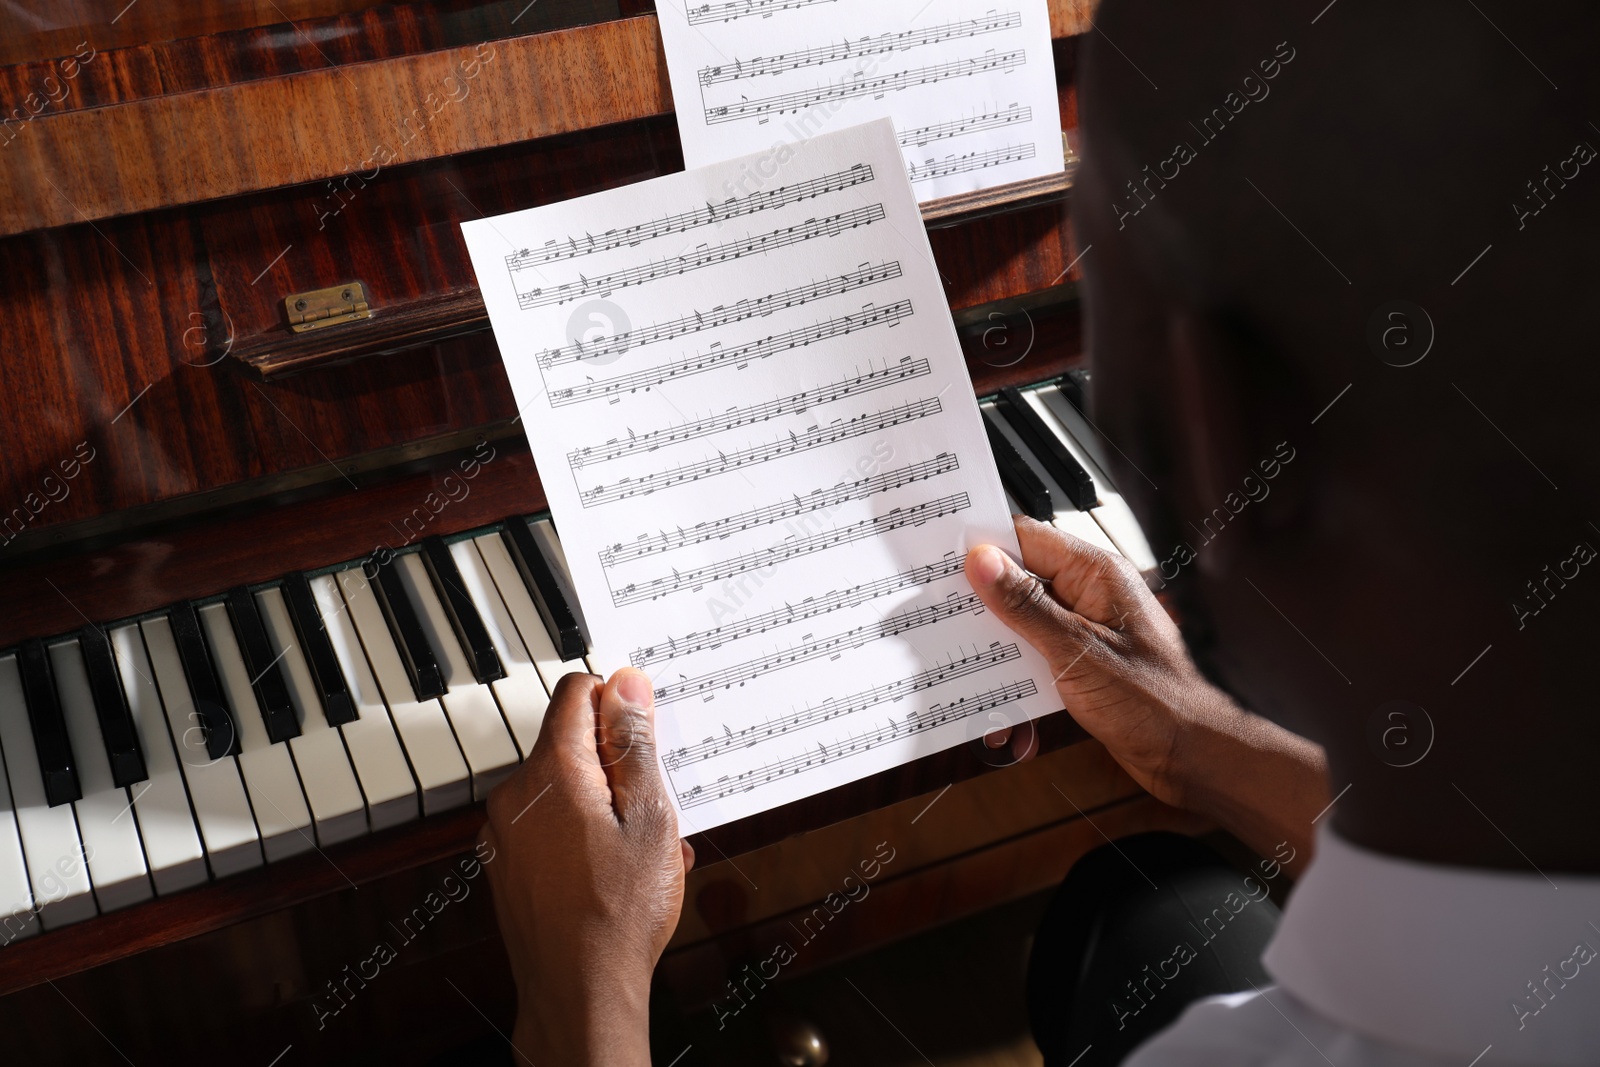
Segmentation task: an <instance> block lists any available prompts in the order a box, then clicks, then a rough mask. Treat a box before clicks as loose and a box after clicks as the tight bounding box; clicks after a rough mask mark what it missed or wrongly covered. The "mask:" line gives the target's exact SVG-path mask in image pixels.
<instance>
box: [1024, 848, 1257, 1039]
mask: <svg viewBox="0 0 1600 1067" xmlns="http://www.w3.org/2000/svg"><path fill="white" fill-rule="evenodd" d="M1266 890H1267V886H1266V883H1265V882H1264V881H1263V880H1262V879H1261V878H1260V877H1258V876H1251V875H1246V874H1242V873H1240V872H1239V871H1238V870H1237V869H1236V868H1234V867H1233V866H1232V865H1230V864H1229V863H1228V862H1227V861H1226V860H1224V859H1223V858H1222V857H1221V856H1220V855H1218V854H1217V853H1216V852H1214V851H1212V850H1211V849H1210V848H1208V847H1206V846H1205V845H1203V844H1201V843H1199V842H1198V841H1195V840H1193V839H1192V838H1189V837H1185V836H1183V835H1182V834H1172V833H1164V832H1163V833H1148V834H1139V835H1136V836H1134V837H1125V838H1122V839H1120V840H1118V841H1117V842H1116V843H1115V844H1107V845H1102V846H1101V847H1100V848H1098V849H1096V850H1094V851H1093V852H1091V853H1089V854H1088V855H1087V856H1084V857H1083V858H1082V859H1081V860H1079V861H1078V862H1077V863H1076V864H1075V865H1074V866H1073V868H1072V870H1071V871H1070V872H1068V874H1067V877H1066V880H1065V881H1063V882H1062V883H1061V888H1060V889H1059V890H1057V891H1056V895H1055V898H1054V899H1053V900H1051V902H1050V907H1049V910H1048V911H1046V913H1045V917H1044V920H1043V922H1041V923H1040V925H1039V931H1038V933H1037V934H1036V935H1035V936H1034V943H1033V953H1032V956H1031V958H1030V959H1029V961H1028V1017H1029V1021H1030V1022H1031V1024H1032V1027H1033V1037H1034V1040H1035V1041H1036V1042H1037V1043H1038V1045H1039V1049H1040V1051H1041V1052H1043V1053H1044V1062H1045V1065H1046V1067H1067V1065H1069V1064H1073V1065H1074V1067H1112V1065H1114V1064H1119V1063H1121V1062H1122V1061H1123V1059H1124V1058H1126V1057H1127V1055H1128V1053H1130V1052H1132V1051H1133V1050H1134V1049H1135V1048H1136V1047H1138V1045H1140V1044H1141V1043H1142V1042H1143V1041H1145V1039H1147V1038H1149V1037H1152V1036H1153V1035H1155V1034H1156V1033H1157V1032H1159V1031H1160V1030H1162V1029H1164V1028H1165V1027H1166V1026H1168V1025H1169V1024H1170V1023H1171V1022H1172V1021H1173V1020H1175V1019H1176V1018H1177V1017H1178V1016H1179V1015H1180V1014H1182V1012H1183V1009H1184V1008H1186V1007H1188V1006H1189V1004H1191V1003H1193V1002H1194V1001H1195V1000H1198V999H1200V998H1201V997H1207V996H1212V995H1214V994H1218V993H1237V992H1242V991H1245V990H1248V989H1250V988H1251V985H1252V983H1253V984H1254V985H1256V986H1265V985H1266V984H1267V983H1268V982H1269V981H1270V979H1269V978H1268V977H1267V975H1266V972H1265V971H1264V970H1263V969H1262V967H1261V952H1262V950H1263V949H1265V948H1266V945H1267V942H1268V940H1270V939H1271V937H1272V932H1273V931H1274V930H1275V929H1276V928H1277V925H1278V916H1279V912H1278V908H1277V906H1276V905H1274V904H1273V903H1272V902H1271V901H1270V900H1268V899H1266ZM1085 1049H1087V1050H1088V1051H1087V1052H1085Z"/></svg>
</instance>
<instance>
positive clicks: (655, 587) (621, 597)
mask: <svg viewBox="0 0 1600 1067" xmlns="http://www.w3.org/2000/svg"><path fill="white" fill-rule="evenodd" d="M971 506H972V500H971V498H970V497H968V496H967V494H966V493H952V494H950V495H949V496H942V497H938V498H937V499H934V500H929V501H926V502H924V503H921V504H913V505H912V506H911V507H908V508H895V509H894V510H892V511H890V512H889V513H888V514H885V515H875V516H873V517H872V518H870V519H862V520H861V521H860V522H854V523H851V524H850V525H848V526H844V527H841V528H839V529H837V530H824V531H822V532H821V533H815V534H812V535H811V536H810V537H795V538H790V539H785V540H784V541H782V542H780V543H778V544H776V545H773V546H772V547H771V548H764V549H761V550H759V551H756V552H746V553H745V554H744V555H742V556H734V557H733V558H732V559H726V560H720V561H718V562H716V563H712V564H710V565H708V566H705V567H697V568H695V569H693V570H687V571H679V570H677V569H674V570H673V572H672V573H671V574H670V575H664V576H662V577H660V578H652V579H650V580H649V581H646V582H629V583H628V584H627V585H625V586H623V587H622V588H621V589H616V590H613V591H612V593H611V602H612V603H613V604H615V605H617V606H618V607H621V606H622V605H624V604H636V603H638V602H639V601H641V600H655V599H656V598H657V597H663V596H666V595H667V594H669V593H678V592H682V591H684V590H686V589H701V588H704V587H705V586H706V585H707V584H709V583H711V582H720V581H722V580H723V579H724V578H737V577H738V576H739V575H741V574H748V573H749V572H750V571H758V570H765V569H766V568H768V567H771V566H774V565H776V564H779V563H787V562H788V561H790V560H792V559H798V558H800V557H801V556H809V555H811V554H812V553H815V552H823V551H826V550H827V549H830V548H835V547H837V546H839V545H848V544H852V543H854V542H856V541H864V540H866V539H867V538H869V537H878V536H881V535H883V534H885V533H888V532H889V531H890V530H899V529H903V528H905V527H907V526H921V525H922V524H923V523H925V522H929V521H930V520H933V519H937V518H940V517H941V516H944V515H954V514H955V513H956V512H958V511H965V510H966V509H967V508H969V507H971Z"/></svg>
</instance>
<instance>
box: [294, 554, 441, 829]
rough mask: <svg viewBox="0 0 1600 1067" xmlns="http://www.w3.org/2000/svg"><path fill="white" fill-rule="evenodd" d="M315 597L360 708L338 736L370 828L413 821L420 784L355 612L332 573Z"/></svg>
mask: <svg viewBox="0 0 1600 1067" xmlns="http://www.w3.org/2000/svg"><path fill="white" fill-rule="evenodd" d="M311 595H312V596H313V597H314V598H315V599H316V602H317V612H318V614H320V615H321V616H322V623H323V626H324V627H325V628H326V630H327V634H328V642H329V644H331V645H332V646H333V654H334V656H335V658H337V659H338V661H339V669H340V671H341V672H342V673H343V674H344V682H345V685H346V686H347V687H348V688H349V690H350V700H351V701H352V702H353V703H354V704H355V707H356V714H357V716H358V718H357V719H356V720H355V721H354V722H347V723H345V724H344V725H343V726H341V727H339V732H340V733H341V734H343V735H344V743H345V748H346V750H347V751H349V753H350V762H351V763H352V764H354V765H355V769H356V776H357V777H358V778H359V779H360V781H361V792H362V794H363V795H364V796H365V797H366V801H367V822H368V825H370V826H371V827H372V829H373V830H374V831H377V830H384V829H387V828H388V827H390V826H399V825H400V824H401V823H405V822H410V821H411V820H412V819H415V818H416V817H417V813H418V808H417V782H416V779H415V778H413V777H412V776H411V767H410V766H409V765H408V764H407V763H406V754H405V750H404V749H402V748H401V747H400V739H399V738H398V737H396V736H395V732H394V723H392V722H390V721H389V709H388V708H387V707H385V706H384V703H383V694H382V693H381V692H380V691H379V690H378V683H377V681H376V680H375V679H374V678H373V677H372V669H371V668H370V667H369V666H367V656H366V653H365V652H363V651H362V650H361V638H360V637H359V636H358V635H357V634H356V629H355V624H354V623H352V622H351V621H350V611H349V609H348V608H347V607H346V606H345V602H344V598H343V597H341V596H340V595H339V586H338V585H337V584H336V583H335V582H334V580H333V576H332V575H329V574H324V575H322V576H321V577H318V578H313V579H311Z"/></svg>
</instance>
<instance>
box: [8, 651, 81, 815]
mask: <svg viewBox="0 0 1600 1067" xmlns="http://www.w3.org/2000/svg"><path fill="white" fill-rule="evenodd" d="M17 666H18V668H20V670H21V672H22V695H23V696H24V697H25V698H26V699H27V701H28V723H29V725H30V726H31V727H32V729H33V747H34V750H35V751H36V752H37V753H38V757H39V773H40V775H41V776H43V778H44V798H45V802H46V803H48V804H49V805H50V806H51V807H52V808H53V807H55V806H56V805H57V804H70V803H72V802H73V801H74V800H81V799H83V788H82V787H81V786H80V785H79V784H78V764H77V761H76V760H75V759H74V758H73V755H72V742H71V741H70V740H69V739H68V737H67V720H66V719H64V718H62V716H61V701H60V700H59V699H58V698H57V697H56V679H55V672H54V671H53V670H51V669H50V654H49V653H48V652H46V651H45V647H44V642H43V641H39V640H34V641H25V642H23V645H22V647H21V648H20V649H18V650H17Z"/></svg>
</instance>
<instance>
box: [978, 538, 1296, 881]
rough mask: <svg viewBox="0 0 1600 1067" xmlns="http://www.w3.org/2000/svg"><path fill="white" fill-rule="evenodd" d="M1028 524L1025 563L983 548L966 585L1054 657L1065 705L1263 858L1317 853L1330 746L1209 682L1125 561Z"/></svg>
mask: <svg viewBox="0 0 1600 1067" xmlns="http://www.w3.org/2000/svg"><path fill="white" fill-rule="evenodd" d="M1016 525H1017V539H1018V541H1019V542H1020V543H1021V546H1022V561H1023V563H1024V564H1025V565H1026V567H1027V569H1026V570H1024V569H1023V568H1021V567H1018V566H1017V565H1016V564H1015V563H1013V562H1012V561H1011V559H1010V557H1008V556H1007V555H1006V554H1005V553H1004V552H1001V551H1000V550H999V549H998V548H995V547H993V546H990V545H981V546H979V547H977V548H975V549H973V550H972V551H971V552H969V553H968V554H967V578H968V580H970V581H971V582H972V587H973V589H975V590H976V591H977V593H978V596H979V597H981V598H982V599H983V602H984V603H985V604H986V605H987V606H988V607H989V609H990V610H991V611H993V612H994V613H995V615H997V616H998V617H999V618H1000V619H1001V620H1002V621H1003V622H1005V623H1006V625H1008V626H1010V627H1011V628H1012V629H1013V630H1015V631H1016V632H1017V633H1019V634H1020V635H1022V637H1023V638H1025V639H1026V640H1027V642H1028V643H1029V644H1030V645H1032V646H1033V647H1034V648H1036V649H1038V650H1039V652H1040V653H1041V654H1043V655H1044V657H1045V659H1046V660H1047V661H1048V662H1049V664H1050V672H1051V674H1052V675H1054V677H1055V681H1056V692H1057V693H1058V694H1059V695H1060V697H1061V702H1062V706H1063V707H1065V708H1066V709H1067V711H1068V712H1070V713H1071V715H1072V717H1073V718H1074V719H1076V720H1077V721H1078V722H1079V723H1080V724H1081V725H1082V726H1083V728H1084V729H1085V730H1088V731H1089V733H1090V734H1092V735H1093V736H1094V737H1095V738H1096V739H1097V740H1099V741H1100V742H1101V743H1102V744H1104V745H1105V746H1106V751H1108V752H1109V753H1110V754H1111V756H1112V757H1113V758H1114V759H1115V760H1116V761H1117V762H1118V763H1119V764H1121V765H1122V767H1123V768H1124V769H1125V770H1126V771H1127V772H1128V774H1129V775H1131V776H1132V777H1133V779H1134V781H1136V782H1138V783H1139V784H1140V785H1141V786H1143V787H1144V788H1145V790H1147V791H1148V792H1149V793H1150V794H1152V795H1153V796H1155V797H1156V798H1157V799H1158V800H1161V801H1164V802H1165V803H1168V804H1171V805H1173V806H1174V807H1182V808H1188V809H1190V810H1193V811H1197V812H1199V813H1201V814H1203V815H1207V816H1209V817H1211V818H1214V819H1216V820H1217V821H1218V822H1220V823H1222V825H1223V826H1224V827H1225V828H1227V829H1229V830H1231V831H1233V833H1234V834H1236V835H1237V836H1239V837H1240V838H1242V839H1243V840H1244V841H1245V843H1246V844H1249V845H1251V846H1252V847H1254V848H1256V849H1257V850H1258V851H1262V850H1265V853H1264V854H1271V853H1272V851H1273V849H1274V848H1275V846H1276V844H1277V843H1278V842H1279V841H1283V840H1290V841H1291V842H1293V843H1294V845H1295V847H1296V849H1297V851H1298V853H1299V854H1300V855H1301V856H1304V857H1309V855H1310V833H1311V830H1310V819H1311V817H1312V816H1313V815H1314V814H1315V813H1316V812H1317V811H1318V810H1319V808H1320V807H1322V806H1323V805H1325V804H1326V803H1327V786H1326V782H1325V767H1324V762H1323V757H1322V750H1321V749H1319V748H1318V747H1317V746H1315V745H1313V744H1311V742H1309V741H1306V740H1305V739H1304V738H1301V737H1297V736H1296V735H1294V734H1292V733H1289V732H1288V731H1287V730H1284V729H1282V728H1280V727H1277V726H1275V725H1273V724H1272V723H1270V722H1268V721H1267V720H1265V719H1262V718H1260V717H1259V716H1256V715H1252V714H1250V713H1249V712H1247V711H1244V710H1243V709H1241V708H1240V707H1239V706H1238V705H1237V704H1235V703H1234V702H1233V701H1232V700H1231V699H1230V698H1229V697H1228V696H1227V694H1225V693H1223V692H1222V691H1220V690H1219V689H1217V688H1216V687H1215V686H1213V685H1211V684H1210V683H1209V682H1207V681H1206V679H1205V678H1204V676H1202V675H1201V674H1200V671H1199V669H1198V668H1197V667H1195V665H1194V661H1193V660H1191V659H1190V658H1189V652H1188V649H1187V648H1186V647H1185V646H1184V643H1183V637H1182V635H1181V634H1180V633H1179V632H1178V627H1177V626H1176V625H1175V624H1174V623H1173V622H1172V620H1171V619H1170V618H1169V617H1168V616H1167V613H1166V612H1165V611H1164V610H1162V608H1161V605H1160V604H1158V603H1156V599H1155V597H1154V596H1153V595H1151V593H1150V590H1149V589H1148V588H1146V586H1145V584H1144V581H1143V579H1141V578H1140V577H1139V573H1138V572H1137V571H1136V570H1134V568H1133V565H1132V564H1130V563H1129V562H1128V561H1127V560H1125V559H1123V558H1122V557H1121V556H1116V555H1113V554H1111V553H1109V552H1106V551H1103V550H1102V549H1099V548H1096V547H1094V546H1093V545H1090V544H1089V543H1088V542H1086V541H1082V540H1080V539H1078V538H1076V537H1073V536H1071V535H1070V534H1067V533H1063V532H1062V531H1060V530H1057V529H1055V528H1054V527H1052V526H1046V525H1045V524H1043V523H1040V522H1035V521H1034V520H1032V519H1026V518H1018V519H1017V520H1016ZM1030 572H1031V573H1030ZM1302 817H1303V819H1302Z"/></svg>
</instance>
